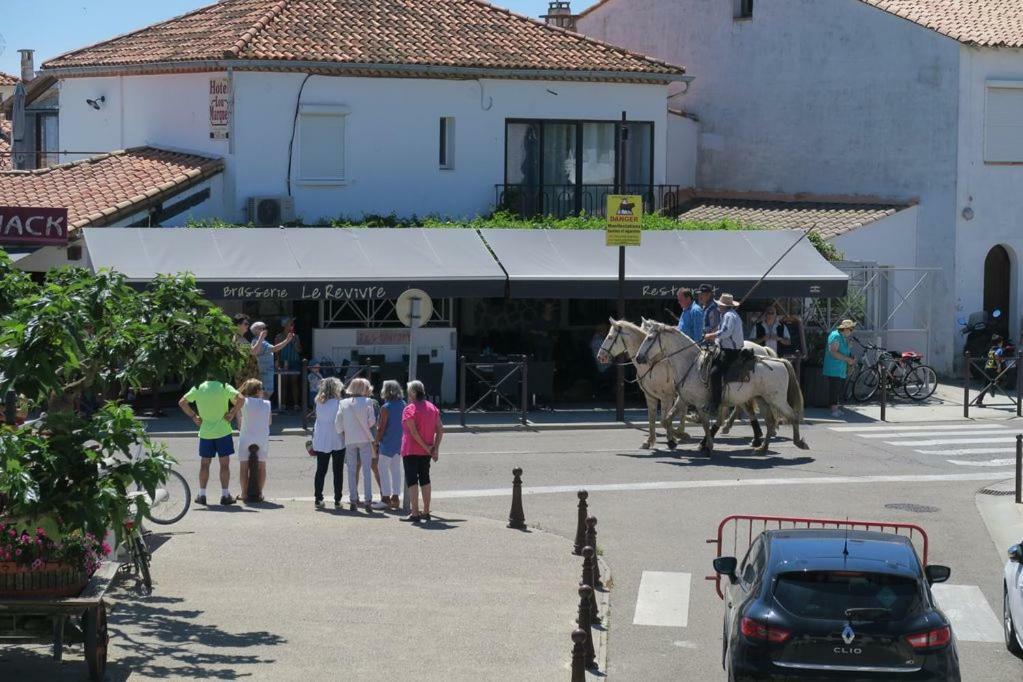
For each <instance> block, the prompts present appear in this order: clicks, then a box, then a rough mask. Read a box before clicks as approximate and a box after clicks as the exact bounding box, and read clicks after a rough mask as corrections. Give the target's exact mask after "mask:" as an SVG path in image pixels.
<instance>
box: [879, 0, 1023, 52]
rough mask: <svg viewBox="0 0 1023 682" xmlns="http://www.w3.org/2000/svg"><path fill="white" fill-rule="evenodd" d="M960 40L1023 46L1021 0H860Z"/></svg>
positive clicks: (982, 43)
mask: <svg viewBox="0 0 1023 682" xmlns="http://www.w3.org/2000/svg"><path fill="white" fill-rule="evenodd" d="M860 1H861V2H865V3H867V4H868V5H872V6H874V7H877V8H878V9H882V10H884V11H885V12H890V13H891V14H894V15H896V16H898V17H902V18H903V19H907V20H909V21H912V22H914V23H917V24H920V25H921V26H926V27H927V28H929V29H932V30H934V31H937V32H938V33H940V34H942V35H945V36H948V37H949V38H952V39H954V40H957V41H959V42H961V43H970V44H972V45H980V46H985V47H1023V3H1021V2H1020V0H860Z"/></svg>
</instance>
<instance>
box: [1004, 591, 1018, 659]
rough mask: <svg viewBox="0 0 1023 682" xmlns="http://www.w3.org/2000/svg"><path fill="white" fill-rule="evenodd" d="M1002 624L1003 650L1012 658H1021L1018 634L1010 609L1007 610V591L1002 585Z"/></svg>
mask: <svg viewBox="0 0 1023 682" xmlns="http://www.w3.org/2000/svg"><path fill="white" fill-rule="evenodd" d="M1002 623H1003V626H1004V630H1005V648H1006V649H1008V650H1009V651H1010V652H1011V653H1012V654H1013V655H1014V656H1023V644H1021V643H1020V634H1019V633H1018V632H1017V630H1016V624H1015V623H1014V622H1013V620H1012V609H1010V608H1009V589H1008V587H1005V586H1004V585H1003V586H1002Z"/></svg>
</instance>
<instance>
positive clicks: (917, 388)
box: [904, 365, 938, 401]
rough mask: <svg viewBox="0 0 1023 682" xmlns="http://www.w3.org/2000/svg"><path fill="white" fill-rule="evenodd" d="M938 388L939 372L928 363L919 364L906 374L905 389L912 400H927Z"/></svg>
mask: <svg viewBox="0 0 1023 682" xmlns="http://www.w3.org/2000/svg"><path fill="white" fill-rule="evenodd" d="M937 388H938V374H937V372H935V371H934V370H933V369H932V368H930V367H928V366H927V365H917V366H916V367H914V368H913V369H911V370H910V371H909V374H907V375H906V382H905V384H904V390H905V392H906V395H907V396H908V397H909V399H910V400H916V401H921V400H927V399H928V398H930V397H931V396H932V395H934V391H936V390H937Z"/></svg>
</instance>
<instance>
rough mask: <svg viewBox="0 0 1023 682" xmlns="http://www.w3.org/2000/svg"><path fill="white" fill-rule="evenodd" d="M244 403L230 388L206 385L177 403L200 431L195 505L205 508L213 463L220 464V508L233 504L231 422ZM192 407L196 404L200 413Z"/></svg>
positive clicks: (221, 385) (189, 393)
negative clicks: (214, 459) (215, 459)
mask: <svg viewBox="0 0 1023 682" xmlns="http://www.w3.org/2000/svg"><path fill="white" fill-rule="evenodd" d="M244 402H245V399H244V398H243V397H242V396H241V394H240V393H238V391H237V390H235V388H234V387H233V386H231V385H230V384H224V383H221V382H219V381H204V382H202V383H201V384H199V385H198V386H193V387H192V389H191V390H190V391H189V392H188V393H186V394H185V395H184V396H182V398H181V400H179V401H178V406H179V407H181V411H182V412H184V413H185V414H186V415H188V418H189V419H191V420H192V421H193V422H195V425H196V426H198V427H199V461H200V465H199V495H198V496H197V497H196V498H195V502H196V504H206V483H207V482H209V480H210V462H211V461H212V460H213V458H214V457H217V458H219V460H220V504H234V503H235V499H234V498H233V497H231V491H230V489H229V488H230V485H231V455H233V454H234V441H232V440H231V433H232V430H231V420H232V419H234V416H235V413H236V412H237V411H238V410H239V409H240V408H241V406H242V403H244ZM189 403H195V406H196V408H197V409H198V410H199V413H198V414H196V413H195V411H193V410H192V406H191V405H190V404H189Z"/></svg>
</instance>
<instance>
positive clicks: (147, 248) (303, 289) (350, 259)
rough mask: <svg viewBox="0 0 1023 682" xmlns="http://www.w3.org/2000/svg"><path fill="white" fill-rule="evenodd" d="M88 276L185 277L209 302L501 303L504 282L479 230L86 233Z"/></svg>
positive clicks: (135, 280)
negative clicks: (414, 293)
mask: <svg viewBox="0 0 1023 682" xmlns="http://www.w3.org/2000/svg"><path fill="white" fill-rule="evenodd" d="M83 232H84V238H85V245H86V250H87V252H88V257H89V261H90V264H91V266H92V268H93V269H94V270H99V269H100V268H111V269H114V270H117V271H119V272H121V273H123V274H124V275H125V276H126V277H127V278H128V280H129V282H131V283H133V284H137V285H140V286H141V285H145V284H148V283H149V282H151V281H152V280H153V279H154V278H155V277H156V276H157V275H160V274H177V273H185V272H188V273H191V274H193V275H195V277H196V279H197V281H198V283H199V285H200V286H201V288H202V289H203V291H204V292H205V293H206V296H208V297H209V298H211V299H217V300H223V299H247V300H253V299H256V300H258V299H281V300H287V299H299V300H349V299H390V298H397V297H398V296H399V295H401V293H402V292H403V291H405V290H406V289H409V288H417V289H423V290H424V291H426V293H428V294H429V295H430V296H432V297H437V298H443V297H461V296H481V297H501V296H504V295H505V286H506V277H505V274H504V271H503V270H502V269H501V266H500V265H498V264H497V261H495V260H494V257H493V256H492V255H491V254H490V252H489V251H487V248H486V245H485V244H484V243H483V241H482V240H481V239H480V237H479V235H478V234H477V232H476V231H475V230H460V229H422V228H407V229H404V228H403V229H397V228H308V227H306V228H227V229H175V228H163V229H160V228H86V229H85V230H84V231H83Z"/></svg>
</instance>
